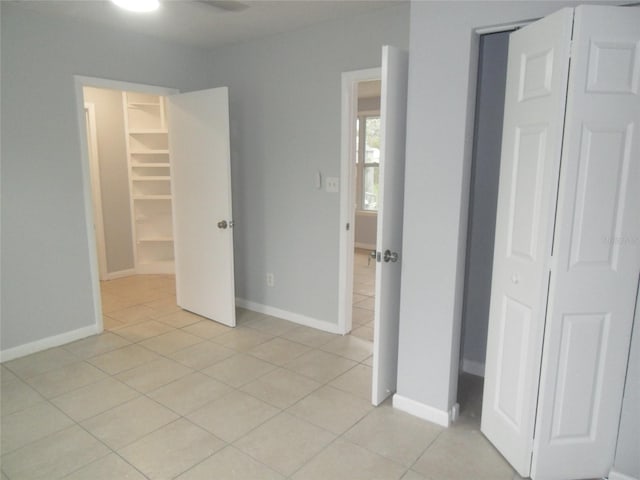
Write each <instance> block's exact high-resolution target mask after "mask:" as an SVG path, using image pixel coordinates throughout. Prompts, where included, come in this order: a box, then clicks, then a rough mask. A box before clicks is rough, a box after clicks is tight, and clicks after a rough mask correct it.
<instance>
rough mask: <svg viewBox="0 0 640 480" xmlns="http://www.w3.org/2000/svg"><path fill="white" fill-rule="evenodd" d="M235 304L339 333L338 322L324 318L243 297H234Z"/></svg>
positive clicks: (307, 325) (306, 325)
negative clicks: (320, 318)
mask: <svg viewBox="0 0 640 480" xmlns="http://www.w3.org/2000/svg"><path fill="white" fill-rule="evenodd" d="M236 306H238V307H241V308H246V309H247V310H251V311H253V312H258V313H264V314H265V315H271V316H272V317H278V318H282V319H284V320H288V321H290V322H293V323H297V324H299V325H304V326H305V327H311V328H315V329H318V330H322V331H324V332H329V333H338V334H339V333H340V331H339V329H338V324H336V323H330V322H326V321H324V320H318V319H317V318H311V317H307V316H305V315H301V314H299V313H293V312H288V311H286V310H281V309H279V308H276V307H271V306H269V305H263V304H261V303H256V302H251V301H249V300H245V299H244V298H236Z"/></svg>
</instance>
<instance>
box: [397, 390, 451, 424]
mask: <svg viewBox="0 0 640 480" xmlns="http://www.w3.org/2000/svg"><path fill="white" fill-rule="evenodd" d="M393 408H397V409H398V410H402V411H403V412H407V413H409V414H411V415H413V416H415V417H418V418H421V419H423V420H427V421H428V422H431V423H435V424H437V425H441V426H443V427H448V426H449V425H451V423H452V422H453V421H454V420H455V419H456V418H457V416H458V412H459V410H460V407H459V405H458V404H457V403H456V404H455V405H454V406H453V407H451V410H449V411H448V412H447V411H446V410H439V409H437V408H434V407H431V406H429V405H425V404H424V403H420V402H416V401H415V400H411V399H410V398H407V397H403V396H402V395H398V394H397V393H396V394H395V395H394V396H393Z"/></svg>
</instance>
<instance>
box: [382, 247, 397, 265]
mask: <svg viewBox="0 0 640 480" xmlns="http://www.w3.org/2000/svg"><path fill="white" fill-rule="evenodd" d="M384 261H385V262H387V263H388V262H393V263H395V262H397V261H398V254H397V253H396V252H392V251H391V250H388V249H387V250H385V252H384Z"/></svg>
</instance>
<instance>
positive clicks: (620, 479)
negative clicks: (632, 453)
mask: <svg viewBox="0 0 640 480" xmlns="http://www.w3.org/2000/svg"><path fill="white" fill-rule="evenodd" d="M607 478H608V479H609V480H639V479H637V478H636V477H631V476H629V475H625V474H624V473H620V472H618V471H616V470H611V471H610V472H609V476H608V477H607Z"/></svg>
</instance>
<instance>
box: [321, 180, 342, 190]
mask: <svg viewBox="0 0 640 480" xmlns="http://www.w3.org/2000/svg"><path fill="white" fill-rule="evenodd" d="M324 187H325V190H326V191H327V192H329V193H336V192H337V191H338V190H340V179H339V178H338V177H326V178H325V179H324Z"/></svg>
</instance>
